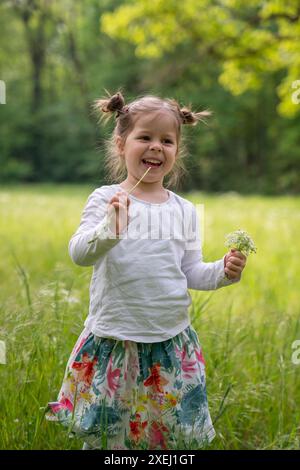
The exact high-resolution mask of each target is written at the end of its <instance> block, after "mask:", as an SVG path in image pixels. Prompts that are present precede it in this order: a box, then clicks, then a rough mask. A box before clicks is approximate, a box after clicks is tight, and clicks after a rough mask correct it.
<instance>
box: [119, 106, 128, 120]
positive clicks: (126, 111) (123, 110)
mask: <svg viewBox="0 0 300 470" xmlns="http://www.w3.org/2000/svg"><path fill="white" fill-rule="evenodd" d="M128 111H129V106H128V105H125V106H123V107H122V108H121V109H117V111H116V118H118V117H119V116H120V115H121V114H126V113H128Z"/></svg>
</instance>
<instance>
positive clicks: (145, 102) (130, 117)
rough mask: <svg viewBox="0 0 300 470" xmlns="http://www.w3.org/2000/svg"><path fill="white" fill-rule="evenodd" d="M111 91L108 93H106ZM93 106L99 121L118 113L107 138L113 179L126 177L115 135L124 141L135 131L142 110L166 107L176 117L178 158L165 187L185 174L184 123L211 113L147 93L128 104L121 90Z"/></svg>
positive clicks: (107, 162)
mask: <svg viewBox="0 0 300 470" xmlns="http://www.w3.org/2000/svg"><path fill="white" fill-rule="evenodd" d="M107 93H108V92H107ZM93 108H94V110H95V112H96V113H97V114H98V115H99V117H100V120H101V119H102V118H104V115H106V119H105V120H106V121H107V120H108V119H109V118H110V117H111V115H112V114H113V113H116V125H115V128H114V131H113V134H112V136H111V138H110V139H108V140H107V141H106V149H107V152H106V156H105V169H106V171H107V175H108V180H109V181H110V182H116V183H120V182H121V181H123V180H124V178H126V176H127V171H126V166H125V163H124V160H123V159H122V158H120V155H119V151H118V148H117V145H116V137H117V136H120V137H121V138H122V139H124V141H125V140H126V138H127V136H128V134H129V133H130V132H131V131H132V129H133V127H134V124H135V119H134V118H136V116H137V115H138V114H139V113H140V114H141V113H149V112H153V111H161V110H162V109H165V110H167V111H169V112H170V113H171V114H172V115H173V117H174V118H175V121H176V124H177V146H178V151H177V157H176V160H175V163H174V166H173V168H172V170H171V171H170V173H169V174H168V176H167V179H168V181H167V183H166V186H167V187H170V186H174V187H175V188H176V187H177V186H178V183H179V181H180V179H181V177H182V176H184V174H185V173H186V168H185V165H184V162H183V158H185V157H186V156H187V151H186V147H185V145H184V143H183V141H182V138H181V125H182V124H188V125H192V126H195V125H196V124H197V123H198V122H199V121H202V122H205V121H204V118H205V117H207V116H209V115H210V114H211V113H210V111H208V110H206V111H201V112H193V111H191V109H190V108H188V107H183V108H181V107H180V106H179V104H178V103H177V101H175V100H173V99H168V98H165V99H162V98H160V97H157V96H152V95H146V96H142V97H140V98H137V99H135V100H134V101H132V102H130V103H129V104H127V105H126V104H125V100H124V98H123V95H122V93H121V92H120V91H118V92H117V93H116V94H114V95H112V96H111V95H110V94H109V93H108V97H106V98H101V99H98V100H95V102H94V105H93Z"/></svg>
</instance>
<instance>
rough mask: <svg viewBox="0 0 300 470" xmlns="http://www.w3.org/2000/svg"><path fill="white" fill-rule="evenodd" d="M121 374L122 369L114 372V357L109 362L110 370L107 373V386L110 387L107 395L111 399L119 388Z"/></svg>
mask: <svg viewBox="0 0 300 470" xmlns="http://www.w3.org/2000/svg"><path fill="white" fill-rule="evenodd" d="M120 374H121V369H115V370H112V357H111V358H110V360H109V363H108V369H107V372H106V379H107V385H108V390H107V393H108V394H109V396H110V397H111V396H112V394H113V393H115V391H116V390H117V388H118V387H119V380H118V379H119V377H120Z"/></svg>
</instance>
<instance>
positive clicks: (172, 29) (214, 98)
mask: <svg viewBox="0 0 300 470" xmlns="http://www.w3.org/2000/svg"><path fill="white" fill-rule="evenodd" d="M299 18H300V2H299V1H298V0H269V1H261V0H249V1H247V2H243V1H240V0H219V1H209V0H185V1H184V2H178V1H175V0H152V1H151V2H149V1H148V0H128V1H126V0H80V1H79V0H78V1H77V0H60V1H56V0H1V3H0V44H1V49H0V80H2V82H4V83H5V87H6V96H5V98H6V100H5V103H6V104H4V100H3V96H2V104H1V105H0V182H2V183H6V184H7V183H12V184H14V183H20V182H22V183H24V182H25V183H26V182H28V183H29V182H30V183H33V182H49V183H62V182H63V183H88V184H91V185H93V186H100V185H101V184H104V183H105V174H104V171H103V152H104V145H103V144H104V140H105V138H107V137H108V135H109V134H110V132H111V130H112V124H111V125H108V126H106V127H103V126H101V127H100V126H99V125H98V124H97V119H96V117H95V115H93V113H92V111H91V104H92V103H93V100H95V99H97V98H99V97H100V96H102V95H104V94H105V91H104V90H105V89H107V90H108V91H109V92H111V93H114V92H115V91H117V90H118V89H121V90H122V91H123V93H124V94H125V98H126V99H127V100H131V99H133V98H135V97H136V96H139V95H143V94H145V93H153V94H158V95H160V96H164V97H171V98H175V99H177V100H178V101H179V102H180V104H182V105H189V104H191V105H192V107H193V109H194V110H203V109H206V108H209V109H210V110H211V111H212V112H213V117H212V118H210V120H209V122H208V123H207V125H202V126H198V127H197V128H193V129H188V130H187V131H186V132H185V137H186V143H187V146H188V149H189V157H188V158H187V159H186V167H187V169H188V171H189V174H188V176H187V177H186V178H185V180H184V181H182V187H181V189H182V190H183V191H187V190H192V189H199V190H204V191H208V192H209V191H213V192H216V191H217V192H219V191H220V192H225V191H237V192H240V193H251V192H255V193H258V192H259V193H261V194H270V195H275V194H278V195H279V194H286V193H287V194H296V193H299V190H300V171H299V170H300V150H299V148H300V145H299V144H300V132H299V124H300V113H299V110H300V40H299V39H300V37H299V36H300V21H299ZM2 94H3V87H2Z"/></svg>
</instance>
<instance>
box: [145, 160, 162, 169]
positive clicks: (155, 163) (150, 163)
mask: <svg viewBox="0 0 300 470" xmlns="http://www.w3.org/2000/svg"><path fill="white" fill-rule="evenodd" d="M142 162H143V163H144V165H145V166H147V167H149V166H150V167H151V168H158V167H159V166H161V165H162V162H160V161H159V160H155V159H152V158H151V159H150V158H149V159H147V160H146V159H143V160H142Z"/></svg>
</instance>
